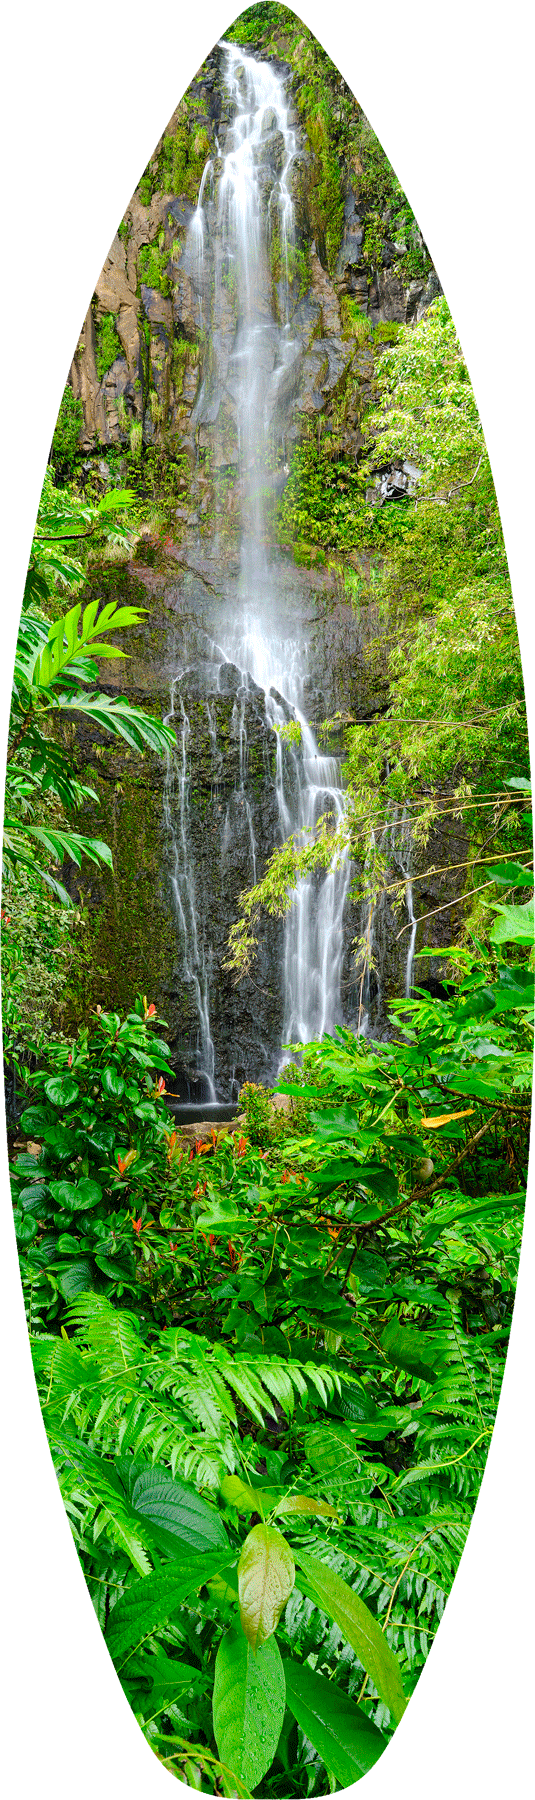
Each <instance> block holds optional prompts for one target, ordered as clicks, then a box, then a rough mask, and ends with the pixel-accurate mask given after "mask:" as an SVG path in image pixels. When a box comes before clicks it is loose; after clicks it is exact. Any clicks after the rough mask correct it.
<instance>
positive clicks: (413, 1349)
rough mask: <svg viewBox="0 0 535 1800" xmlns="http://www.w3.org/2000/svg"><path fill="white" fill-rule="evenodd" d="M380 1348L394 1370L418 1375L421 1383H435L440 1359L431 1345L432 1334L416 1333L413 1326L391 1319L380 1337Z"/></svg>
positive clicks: (427, 1332)
mask: <svg viewBox="0 0 535 1800" xmlns="http://www.w3.org/2000/svg"><path fill="white" fill-rule="evenodd" d="M381 1348H382V1349H383V1350H384V1352H385V1355H386V1356H387V1357H388V1361H389V1362H390V1363H392V1364H393V1367H394V1368H395V1369H405V1370H406V1372H407V1374H408V1375H418V1376H419V1377H420V1380H422V1381H436V1378H437V1375H438V1373H439V1370H440V1364H441V1357H440V1354H439V1353H438V1351H437V1350H436V1348H435V1347H434V1345H433V1337H432V1333H431V1332H429V1331H418V1330H417V1328H416V1326H414V1325H399V1324H398V1321H397V1319H391V1320H390V1322H389V1324H388V1325H387V1326H386V1328H385V1330H384V1331H383V1333H382V1337H381Z"/></svg>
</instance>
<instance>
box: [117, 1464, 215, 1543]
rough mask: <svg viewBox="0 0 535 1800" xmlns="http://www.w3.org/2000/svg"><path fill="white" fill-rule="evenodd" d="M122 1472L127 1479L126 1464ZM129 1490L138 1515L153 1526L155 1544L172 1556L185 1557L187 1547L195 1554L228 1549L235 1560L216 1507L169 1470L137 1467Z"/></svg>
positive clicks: (121, 1469)
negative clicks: (125, 1474) (210, 1504)
mask: <svg viewBox="0 0 535 1800" xmlns="http://www.w3.org/2000/svg"><path fill="white" fill-rule="evenodd" d="M119 1470H120V1473H121V1476H123V1477H124V1473H125V1464H124V1463H121V1464H119ZM127 1487H128V1493H129V1498H130V1502H131V1505H132V1506H133V1508H134V1511H135V1512H137V1513H140V1514H141V1517H142V1518H143V1519H144V1520H146V1522H147V1524H148V1525H149V1526H150V1530H151V1536H152V1537H153V1538H154V1541H155V1543H157V1544H158V1545H159V1547H160V1548H161V1549H162V1550H166V1551H168V1552H169V1553H170V1554H171V1556H173V1557H175V1556H183V1553H184V1549H185V1548H186V1547H189V1549H191V1550H192V1551H194V1552H200V1551H204V1550H219V1549H223V1550H225V1549H226V1551H227V1554H228V1556H229V1557H230V1556H231V1547H230V1544H229V1540H228V1537H227V1533H226V1531H225V1527H224V1524H223V1520H222V1519H221V1518H220V1516H219V1513H218V1512H216V1510H215V1507H213V1506H209V1505H208V1503H207V1501H206V1500H203V1499H202V1496H201V1495H200V1494H197V1493H196V1491H195V1488H193V1487H188V1485H187V1483H186V1482H185V1481H180V1480H179V1479H178V1477H177V1478H176V1479H175V1478H174V1477H173V1476H172V1475H170V1474H169V1471H168V1469H164V1468H160V1467H159V1466H158V1465H156V1466H154V1467H152V1468H144V1469H141V1470H140V1469H139V1464H138V1465H137V1466H136V1465H135V1464H133V1465H132V1468H131V1471H130V1478H129V1479H128V1481H127Z"/></svg>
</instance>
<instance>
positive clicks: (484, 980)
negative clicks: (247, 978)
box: [13, 909, 533, 1797]
mask: <svg viewBox="0 0 535 1800" xmlns="http://www.w3.org/2000/svg"><path fill="white" fill-rule="evenodd" d="M506 914H507V916H505V917H504V914H503V913H497V922H496V925H495V928H494V933H495V937H496V938H497V939H498V940H499V939H501V942H497V943H496V944H495V945H494V946H493V947H492V948H490V947H489V949H488V950H487V952H486V953H485V954H482V951H481V946H479V947H476V948H477V955H475V956H474V957H473V958H471V959H470V958H468V956H467V957H465V968H464V978H463V980H462V981H461V983H460V984H458V985H457V986H456V988H455V989H453V988H451V989H450V990H449V992H448V990H447V989H446V990H445V991H446V992H447V993H448V997H447V998H446V999H443V1000H441V1001H433V1000H431V999H430V998H429V996H428V995H424V994H422V995H421V996H420V997H418V998H415V999H414V1000H412V1001H411V1002H409V1003H408V1002H399V1003H398V1004H397V1005H396V1006H395V1007H394V1008H393V1013H392V1033H393V1035H392V1038H391V1040H390V1041H389V1042H388V1043H382V1044H374V1043H372V1042H367V1041H366V1040H364V1039H362V1038H355V1037H354V1036H353V1035H352V1034H351V1033H350V1032H348V1031H340V1032H339V1033H338V1034H337V1036H336V1037H335V1038H333V1039H329V1038H325V1039H323V1041H322V1043H321V1044H315V1045H314V1044H313V1045H310V1046H309V1047H308V1048H307V1049H306V1051H305V1052H304V1056H303V1067H302V1069H298V1068H297V1067H296V1066H295V1065H289V1067H288V1069H287V1072H286V1073H287V1080H286V1081H281V1082H280V1083H279V1090H280V1092H281V1094H283V1095H284V1094H285V1095H286V1106H287V1107H288V1111H275V1110H274V1108H273V1106H272V1105H271V1103H270V1099H269V1096H268V1095H267V1094H266V1093H265V1092H264V1091H263V1090H261V1089H258V1088H255V1087H254V1086H251V1085H249V1086H248V1088H247V1090H246V1092H245V1094H244V1102H245V1104H246V1109H247V1116H246V1122H245V1123H244V1125H243V1129H242V1130H240V1131H239V1132H238V1131H234V1132H233V1131H232V1130H230V1129H229V1128H224V1129H222V1130H220V1131H219V1132H217V1131H216V1130H215V1128H214V1131H213V1134H212V1140H211V1142H208V1143H206V1142H201V1141H200V1140H199V1141H198V1142H196V1143H195V1144H194V1145H191V1146H190V1145H189V1143H186V1142H183V1141H181V1138H180V1133H177V1131H176V1129H175V1128H174V1126H173V1120H172V1116H171V1114H170V1113H169V1112H168V1111H167V1108H166V1103H165V1072H166V1064H167V1059H166V1046H165V1041H164V1040H162V1039H161V1037H160V1031H161V1029H162V1026H161V1022H160V1021H158V1020H157V1019H156V1018H155V1009H154V1007H153V1006H152V1005H151V1006H148V1005H147V1002H146V1001H144V1000H141V999H139V1000H138V1001H137V1002H136V1006H135V1008H134V1010H133V1011H132V1013H131V1014H129V1015H128V1016H127V1017H126V1018H124V1019H120V1018H119V1016H118V1015H115V1014H103V1013H101V1012H100V1011H99V1012H98V1013H97V1015H96V1016H95V1017H94V1019H93V1021H92V1023H91V1026H90V1027H89V1028H88V1029H85V1030H83V1031H81V1032H80V1033H79V1035H78V1038H77V1040H76V1041H74V1042H72V1043H71V1044H67V1043H65V1042H63V1041H59V1042H58V1043H57V1044H56V1045H52V1046H50V1048H49V1051H48V1054H47V1057H46V1060H45V1062H44V1064H43V1066H42V1067H41V1068H40V1070H39V1071H38V1072H36V1073H35V1074H34V1076H33V1077H32V1079H31V1081H30V1083H29V1086H30V1094H29V1100H30V1104H29V1105H28V1107H27V1109H26V1110H25V1112H24V1113H23V1115H22V1119H21V1122H20V1127H19V1129H20V1130H22V1131H23V1133H24V1134H25V1136H27V1137H28V1139H29V1142H28V1143H27V1145H26V1148H25V1149H24V1150H23V1151H22V1152H21V1151H20V1149H19V1154H18V1155H17V1156H16V1157H15V1160H14V1166H13V1189H14V1199H15V1223H16V1230H17V1236H18V1239H19V1245H20V1251H21V1268H22V1280H23V1287H24V1291H25V1296H26V1301H27V1310H28V1321H29V1330H30V1337H31V1344H32V1353H33V1357H34V1364H35V1371H36V1377H37V1381H38V1386H39V1392H40V1397H41V1403H42V1407H43V1415H44V1419H45V1422H46V1427H47V1432H48V1436H49V1442H50V1447H51V1451H52V1454H53V1458H54V1462H55V1466H56V1469H57V1473H58V1479H59V1482H60V1486H61V1491H62V1494H63V1497H64V1500H65V1504H66V1507H67V1511H68V1514H69V1518H70V1521H71V1526H72V1530H73V1533H74V1537H75V1541H76V1544H77V1548H78V1552H79V1555H80V1558H81V1562H82V1567H83V1569H84V1573H85V1576H86V1579H87V1582H88V1585H89V1589H90V1593H91V1597H92V1600H93V1604H94V1605H95V1608H96V1611H97V1614H98V1617H99V1620H100V1623H101V1625H102V1627H103V1630H104V1632H105V1636H106V1641H107V1644H108V1647H109V1650H110V1654H111V1655H112V1657H113V1659H114V1661H115V1665H116V1668H117V1670H118V1672H119V1675H120V1678H121V1681H122V1683H123V1686H124V1688H125V1692H126V1694H127V1696H128V1698H129V1699H130V1701H131V1704H132V1706H133V1708H134V1711H135V1713H136V1716H137V1718H138V1720H139V1722H140V1724H141V1726H142V1728H143V1730H144V1731H145V1733H146V1735H147V1737H148V1739H149V1741H150V1742H151V1744H152V1745H153V1747H154V1749H155V1750H156V1752H157V1754H158V1755H159V1756H160V1757H161V1758H162V1760H163V1761H164V1763H165V1765H166V1766H167V1767H168V1768H170V1769H172V1770H173V1771H174V1772H175V1773H176V1774H178V1775H180V1776H181V1777H182V1778H183V1779H185V1780H186V1781H188V1782H189V1783H190V1784H191V1785H193V1786H199V1785H201V1786H202V1787H203V1788H205V1789H208V1790H209V1791H214V1792H224V1793H229V1794H234V1793H237V1794H244V1793H248V1792H251V1791H258V1792H260V1793H262V1794H266V1795H267V1794H272V1795H280V1796H281V1797H282V1796H287V1795H290V1794H295V1795H298V1794H299V1795H300V1794H312V1793H317V1794H319V1793H324V1792H325V1791H326V1788H327V1787H330V1788H331V1789H333V1788H336V1787H340V1786H344V1785H346V1784H347V1783H348V1782H350V1781H352V1780H355V1779H357V1778H358V1777H359V1776H360V1775H361V1774H363V1773H364V1772H365V1771H366V1770H367V1769H368V1768H369V1767H371V1766H372V1764H373V1762H374V1761H375V1760H376V1759H377V1757H378V1756H379V1755H380V1754H381V1751H382V1749H383V1747H384V1745H385V1743H386V1742H387V1741H388V1738H389V1736H390V1735H391V1733H392V1730H393V1729H394V1728H395V1724H396V1722H397V1720H398V1719H399V1718H400V1717H401V1714H402V1711H403V1709H404V1706H405V1704H406V1701H407V1699H408V1698H409V1697H410V1694H411V1692H412V1691H413V1689H414V1686H415V1683H416V1682H417V1680H418V1676H419V1674H420V1671H421V1668H422V1666H423V1663H424V1661H425V1659H426V1656H427V1654H428V1651H429V1649H430V1647H431V1645H432V1643H433V1639H434V1637H435V1635H436V1631H437V1629H438V1625H439V1622H440V1618H441V1616H442V1612H443V1608H444V1604H445V1601H446V1599H447V1596H448V1593H449V1590H450V1587H451V1582H452V1579H453V1576H454V1573H455V1570H456V1567H457V1565H458V1561H459V1557H460V1554H461V1552H462V1548H463V1545H464V1542H465V1539H466V1533H467V1530H468V1527H469V1524H470V1520H471V1517H472V1513H473V1509H474V1505H475V1500H476V1498H477V1493H478V1489H479V1485H480V1481H481V1477H482V1473H483V1469H484V1464H485V1458H486V1453H487V1450H488V1445H489V1440H490V1436H491V1432H492V1427H493V1423H494V1418H495V1412H496V1406H497V1402H498V1397H499V1391H500V1383H501V1376H502V1370H503V1363H504V1357H505V1352H506V1346H507V1337H508V1331H509V1325H510V1319H511V1312H512V1305H513V1296H514V1286H515V1277H516V1268H517V1262H518V1254H519V1246H520V1235H521V1226H522V1209H523V1198H524V1186H525V1172H526V1160H527V1131H528V1120H529V1086H530V1079H531V1058H530V1041H531V1031H530V1012H531V1011H532V1007H533V976H532V973H531V971H530V969H529V967H527V965H526V962H525V960H524V958H525V956H526V951H524V950H522V947H521V946H522V943H523V942H525V941H526V937H527V936H529V933H528V932H527V929H526V919H525V917H519V916H518V909H517V914H516V915H515V916H512V914H511V913H510V912H509V913H507V909H506ZM507 940H512V942H508V941H507ZM515 940H516V942H515ZM162 1071H163V1073H162ZM260 1715H261V1716H260Z"/></svg>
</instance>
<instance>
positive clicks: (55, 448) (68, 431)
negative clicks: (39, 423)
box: [49, 382, 84, 484]
mask: <svg viewBox="0 0 535 1800" xmlns="http://www.w3.org/2000/svg"><path fill="white" fill-rule="evenodd" d="M83 424H84V409H83V406H82V402H81V400H75V398H74V394H73V391H72V387H71V386H70V383H69V382H68V383H67V386H66V388H65V390H64V393H63V394H62V397H61V405H60V409H59V413H58V416H57V419H56V424H55V427H54V436H53V438H52V444H51V447H50V456H49V462H51V464H52V467H53V469H54V475H55V479H56V482H58V483H60V484H61V482H64V481H70V479H71V477H72V475H73V474H74V471H75V468H76V463H77V461H78V458H79V456H80V435H81V432H82V430H83Z"/></svg>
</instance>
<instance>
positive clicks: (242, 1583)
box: [238, 1525, 295, 1651]
mask: <svg viewBox="0 0 535 1800" xmlns="http://www.w3.org/2000/svg"><path fill="white" fill-rule="evenodd" d="M294 1582H295V1563H294V1559H293V1556H292V1552H291V1550H290V1545H289V1544H287V1542H286V1538H283V1536H282V1533H281V1532H280V1531H277V1530H276V1529H275V1526H274V1525H254V1526H253V1530H252V1531H250V1532H249V1534H248V1537H246V1539H245V1543H244V1546H243V1550H242V1553H241V1556H240V1560H239V1563H238V1590H239V1596H240V1617H241V1622H242V1625H243V1629H244V1632H245V1636H246V1638H247V1639H248V1642H249V1643H250V1645H251V1649H252V1650H254V1651H256V1650H258V1649H259V1647H260V1645H261V1644H265V1642H266V1639H267V1638H269V1637H271V1634H272V1632H273V1631H275V1630H276V1627H277V1625H278V1623H279V1619H280V1616H281V1612H282V1609H283V1606H285V1605H286V1601H287V1600H288V1599H289V1596H290V1594H291V1592H292V1588H293V1585H294Z"/></svg>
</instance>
